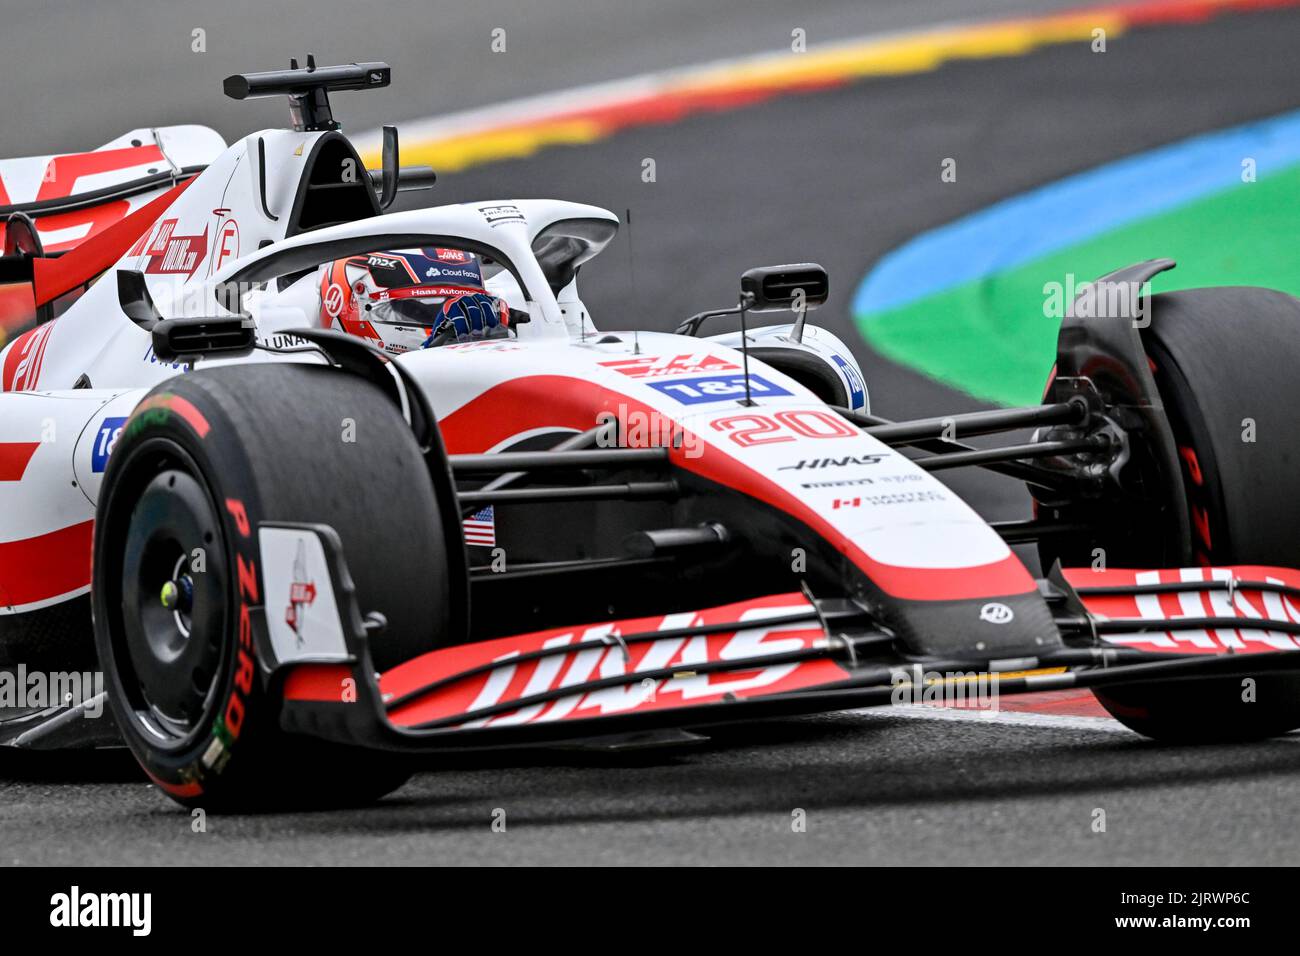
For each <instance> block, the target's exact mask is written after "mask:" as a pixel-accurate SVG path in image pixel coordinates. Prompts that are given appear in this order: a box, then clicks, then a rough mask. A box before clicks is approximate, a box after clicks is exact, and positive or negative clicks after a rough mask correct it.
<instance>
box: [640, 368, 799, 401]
mask: <svg viewBox="0 0 1300 956" xmlns="http://www.w3.org/2000/svg"><path fill="white" fill-rule="evenodd" d="M646 384H648V385H649V386H650V387H651V388H653V389H654V390H655V391H658V392H662V393H663V394H665V395H667V396H669V397H670V398H673V399H675V400H676V401H678V402H680V403H681V404H683V405H702V404H704V403H706V402H725V401H728V400H731V399H738V398H744V397H745V376H744V375H743V374H741V375H717V376H712V377H710V378H691V379H686V380H685V381H680V382H647V383H646ZM749 393H750V394H751V395H753V396H754V397H756V398H765V397H771V396H774V395H786V396H788V395H790V392H787V391H786V390H785V389H783V388H781V387H780V386H778V385H773V384H772V383H771V382H769V381H768V380H767V379H765V378H760V377H759V376H757V375H751V376H749Z"/></svg>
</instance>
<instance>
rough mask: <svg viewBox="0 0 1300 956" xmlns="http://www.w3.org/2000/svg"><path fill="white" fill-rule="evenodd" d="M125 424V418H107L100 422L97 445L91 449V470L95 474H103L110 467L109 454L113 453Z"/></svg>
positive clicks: (96, 437) (96, 439) (96, 438)
mask: <svg viewBox="0 0 1300 956" xmlns="http://www.w3.org/2000/svg"><path fill="white" fill-rule="evenodd" d="M125 425H126V419H125V418H105V419H104V420H103V421H102V422H100V424H99V433H98V434H97V435H96V436H95V446H94V447H93V448H92V449H91V450H90V470H91V472H92V473H93V474H96V475H102V474H103V473H104V469H105V468H107V467H108V456H109V455H111V454H112V453H113V446H114V445H116V444H117V439H118V436H119V435H121V434H122V428H123V426H125Z"/></svg>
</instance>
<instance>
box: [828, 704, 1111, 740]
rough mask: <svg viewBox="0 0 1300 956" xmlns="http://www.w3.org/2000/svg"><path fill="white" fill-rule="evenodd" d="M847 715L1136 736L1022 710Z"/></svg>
mask: <svg viewBox="0 0 1300 956" xmlns="http://www.w3.org/2000/svg"><path fill="white" fill-rule="evenodd" d="M849 713H853V714H873V715H876V716H879V717H909V718H913V719H918V720H949V721H966V722H968V723H976V724H1010V725H1012V726H1019V727H1046V728H1050V729H1053V730H1092V731H1097V732H1099V733H1105V734H1114V733H1119V734H1129V735H1130V736H1136V734H1134V733H1133V731H1131V730H1129V729H1128V728H1127V727H1125V726H1124V725H1123V724H1121V723H1120V722H1119V721H1117V720H1114V719H1112V718H1110V717H1080V716H1077V715H1074V714H1036V713H1032V712H1029V711H1022V710H961V709H959V708H956V707H930V706H926V705H925V704H898V705H896V706H893V707H865V708H863V709H861V710H853V711H849Z"/></svg>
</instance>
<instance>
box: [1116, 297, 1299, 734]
mask: <svg viewBox="0 0 1300 956" xmlns="http://www.w3.org/2000/svg"><path fill="white" fill-rule="evenodd" d="M1151 316H1152V321H1151V324H1150V326H1149V327H1148V328H1147V329H1146V330H1145V331H1144V332H1143V344H1144V345H1145V347H1146V351H1147V355H1148V356H1149V358H1150V359H1151V362H1152V363H1153V365H1154V368H1153V373H1154V375H1155V380H1156V385H1157V387H1158V388H1159V390H1160V396H1161V399H1162V400H1163V402H1164V405H1165V410H1166V414H1167V415H1168V418H1169V423H1170V426H1171V427H1172V429H1173V432H1174V440H1175V442H1176V444H1177V446H1178V450H1179V458H1180V460H1181V465H1182V478H1183V487H1184V489H1185V490H1186V493H1187V500H1188V506H1189V509H1190V512H1191V514H1190V518H1191V527H1192V535H1193V542H1192V543H1193V553H1194V554H1195V556H1196V558H1197V560H1198V561H1199V562H1200V563H1202V564H1205V565H1225V564H1235V565H1242V564H1259V565H1275V566H1281V567H1291V568H1294V567H1300V496H1297V495H1296V475H1297V474H1300V429H1297V428H1296V423H1295V410H1296V409H1297V408H1300V375H1297V369H1300V300H1297V299H1295V298H1293V297H1292V296H1289V295H1285V294H1283V293H1281V292H1275V291H1272V290H1269V289H1256V288H1218V289H1194V290H1190V291H1185V292H1167V293H1163V294H1161V295H1157V296H1154V297H1153V298H1152V300H1151ZM1251 423H1253V434H1252V432H1251V427H1252V425H1251ZM1251 437H1253V440H1247V438H1251ZM1254 680H1255V689H1254V698H1255V699H1254V700H1252V701H1249V702H1247V701H1244V700H1243V699H1242V698H1243V684H1242V679H1241V678H1216V679H1207V680H1194V681H1179V682H1177V683H1150V684H1126V685H1123V686H1118V687H1111V688H1108V689H1106V690H1104V691H1102V690H1098V691H1095V692H1094V693H1095V694H1096V696H1097V699H1098V700H1099V701H1100V702H1101V704H1102V706H1104V707H1105V708H1106V709H1107V710H1108V711H1109V712H1110V713H1111V714H1112V715H1113V716H1114V717H1115V718H1116V719H1117V720H1119V721H1120V722H1121V723H1123V724H1124V725H1125V726H1127V727H1129V728H1130V729H1132V730H1135V731H1137V732H1138V733H1140V734H1142V735H1143V736H1146V737H1151V738H1153V739H1156V740H1163V741H1170V742H1178V743H1219V742H1224V741H1240V740H1258V739H1261V738H1265V737H1273V736H1277V735H1279V734H1284V733H1287V732H1289V731H1291V730H1294V729H1296V728H1297V727H1300V675H1291V674H1263V675H1257V676H1256V677H1255V678H1254Z"/></svg>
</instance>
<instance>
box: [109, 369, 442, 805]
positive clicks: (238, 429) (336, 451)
mask: <svg viewBox="0 0 1300 956" xmlns="http://www.w3.org/2000/svg"><path fill="white" fill-rule="evenodd" d="M264 521H292V522H312V523H321V524H327V525H330V526H331V527H333V528H334V530H335V531H336V532H337V533H338V535H339V538H340V540H341V542H342V545H343V552H344V556H345V559H346V561H347V563H348V568H349V570H350V572H351V576H352V578H353V580H354V583H355V585H356V589H357V596H358V600H359V602H360V605H361V609H362V611H363V612H364V613H369V612H372V611H378V612H380V613H382V614H383V616H384V617H385V618H386V619H387V621H388V627H387V629H386V630H385V631H384V632H383V633H381V634H379V635H378V636H376V637H375V638H374V639H373V641H372V643H371V648H372V652H373V654H374V663H375V665H376V667H377V668H379V669H380V670H383V669H385V668H387V667H389V666H391V665H393V664H395V663H398V662H400V661H402V660H406V659H408V658H410V657H412V656H415V655H417V654H420V653H423V652H425V651H428V650H430V649H432V648H434V647H436V646H438V644H439V643H440V642H441V641H442V640H443V639H444V637H445V630H446V627H447V621H448V605H449V598H450V594H451V591H450V585H449V581H448V573H447V551H446V547H447V545H446V538H445V537H444V535H443V528H442V523H441V521H440V518H439V509H438V508H437V505H436V501H435V499H434V492H433V490H432V486H431V483H430V480H429V472H428V470H427V467H426V464H425V462H424V459H423V457H422V455H421V453H420V449H419V448H418V446H417V444H416V441H415V439H414V437H413V436H412V434H411V432H410V429H409V427H408V426H407V424H406V422H405V421H404V420H403V419H402V417H401V415H400V413H399V412H398V410H397V408H396V407H395V406H394V404H393V403H392V402H391V401H390V399H389V398H387V397H386V396H385V395H383V394H382V393H381V392H380V391H379V390H378V389H377V388H375V387H374V386H373V385H371V384H368V383H366V382H365V381H363V380H362V379H360V378H357V377H354V376H351V375H349V374H346V373H343V372H338V371H335V370H333V369H327V368H322V367H315V366H306V365H286V364H278V363H277V364H274V365H270V364H258V365H243V366H230V367H226V368H220V369H213V370H210V371H198V372H194V373H191V374H188V375H184V376H181V377H177V378H174V379H172V380H170V381H168V382H167V383H165V384H164V385H161V386H159V387H158V388H156V389H155V390H154V391H153V392H151V393H150V394H149V395H148V396H147V397H146V398H145V400H144V401H143V402H141V404H140V405H139V406H137V408H136V410H135V413H134V414H133V415H132V417H131V419H130V420H129V421H128V423H127V425H126V426H125V428H124V429H123V431H122V433H121V437H120V438H119V439H118V443H117V445H116V447H115V448H114V450H113V454H112V457H111V459H110V462H109V466H108V470H107V473H106V475H105V478H104V485H103V488H102V490H101V494H100V498H99V502H98V510H97V514H96V527H95V544H94V575H93V585H92V595H93V606H94V617H95V643H96V649H97V651H98V654H99V659H100V663H101V666H102V668H103V670H104V672H105V681H106V686H107V688H108V695H109V701H110V705H111V707H112V709H113V714H114V717H115V718H116V720H117V723H118V725H119V727H120V728H121V731H122V733H123V735H124V736H125V738H126V742H127V744H128V745H129V746H130V748H131V750H132V751H133V752H134V753H135V756H136V757H137V759H138V760H139V761H140V763H141V764H142V765H143V767H144V769H145V771H146V772H147V773H148V774H149V776H150V777H151V778H152V779H153V780H154V782H155V783H157V784H158V786H159V787H161V788H162V789H163V790H165V791H166V792H167V793H168V794H170V795H171V796H172V797H173V798H175V799H176V800H177V801H179V802H180V803H182V804H185V805H188V806H201V807H204V808H207V809H214V810H250V809H251V810H257V809H273V808H279V807H285V806H292V807H303V806H338V805H352V804H358V803H365V802H369V801H371V800H374V799H377V798H379V797H380V796H382V795H384V794H385V793H388V792H389V791H391V790H393V789H395V788H396V787H398V786H400V785H401V784H402V783H403V782H404V781H405V780H406V778H407V777H408V776H409V768H408V767H407V766H406V765H405V764H404V763H403V762H401V761H400V760H397V759H395V758H394V757H392V756H389V755H385V754H378V753H372V752H367V751H361V750H355V749H352V748H346V747H340V746H337V745H329V744H325V743H323V742H320V741H316V740H313V739H311V738H307V737H301V736H295V735H289V734H286V733H284V732H283V731H282V730H281V729H280V727H279V722H278V710H279V706H278V699H277V690H276V688H275V686H274V684H273V683H272V684H271V685H270V686H264V683H265V682H264V681H263V679H262V675H261V672H260V668H259V663H258V660H257V650H256V647H255V645H254V641H253V640H252V638H251V635H250V617H249V615H250V612H255V609H256V608H257V607H259V606H261V605H262V603H263V595H262V587H263V584H262V570H261V568H260V564H259V562H260V560H261V558H260V552H259V548H258V541H257V536H258V527H259V524H260V523H261V522H264ZM265 613H266V614H267V615H276V614H278V615H284V614H285V609H284V608H278V607H270V606H267V607H266V608H265Z"/></svg>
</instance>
